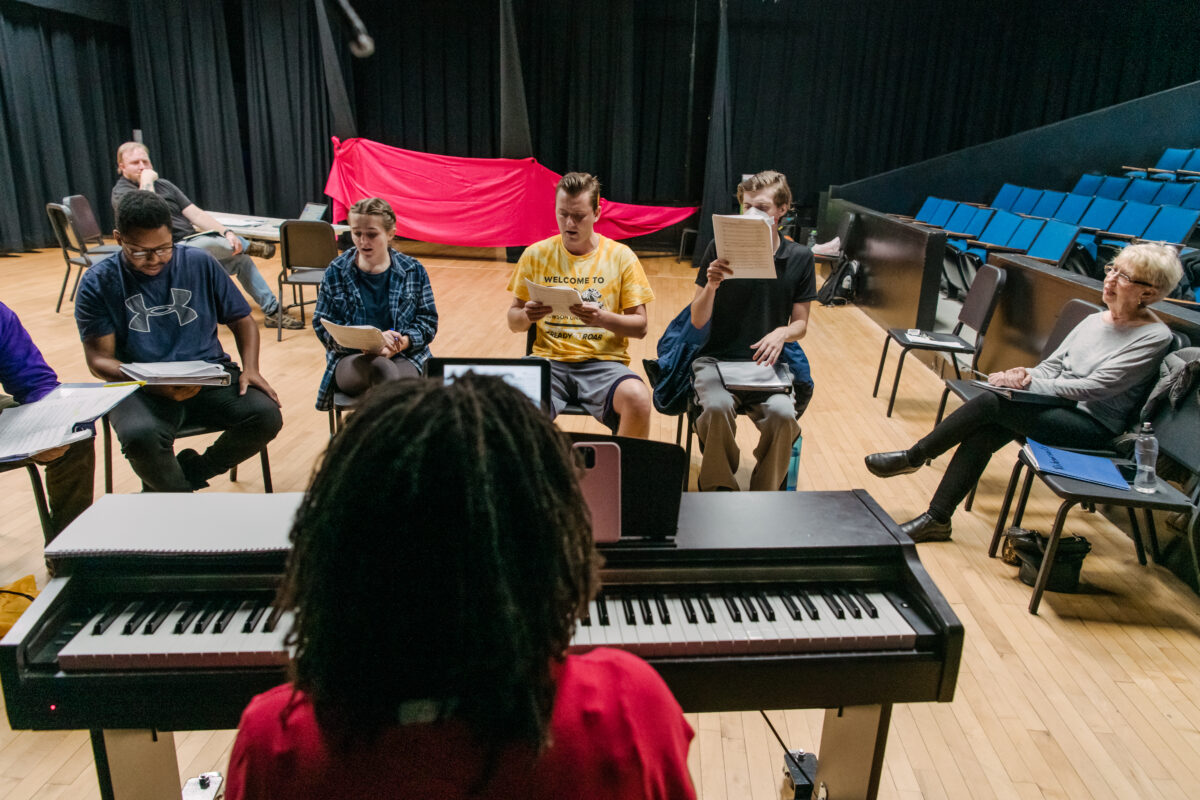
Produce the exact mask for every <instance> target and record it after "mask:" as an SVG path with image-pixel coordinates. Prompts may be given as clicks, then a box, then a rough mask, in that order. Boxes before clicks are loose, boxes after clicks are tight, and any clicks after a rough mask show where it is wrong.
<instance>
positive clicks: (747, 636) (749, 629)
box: [570, 584, 917, 657]
mask: <svg viewBox="0 0 1200 800" xmlns="http://www.w3.org/2000/svg"><path fill="white" fill-rule="evenodd" d="M916 638H917V635H916V632H915V631H914V630H913V628H912V626H911V625H909V623H908V622H907V621H906V620H905V619H904V617H903V616H902V615H901V614H900V612H899V611H897V609H896V607H895V606H894V605H893V603H892V601H891V600H890V599H889V598H888V596H887V595H885V594H883V593H882V592H876V591H859V590H854V589H850V590H847V589H841V588H833V587H828V588H822V589H813V588H807V589H801V588H799V587H770V588H766V587H755V586H754V585H753V584H747V585H744V586H741V587H737V588H729V589H723V588H722V589H714V590H711V591H710V590H707V589H698V590H696V591H665V592H664V591H660V590H658V589H654V588H648V589H646V590H644V591H638V590H630V589H628V588H626V587H620V588H619V589H618V590H616V591H613V590H606V591H605V592H602V593H601V594H600V596H599V597H597V598H596V599H595V600H593V601H592V602H591V603H590V604H589V605H588V615H587V617H585V618H584V619H583V620H582V621H581V622H580V623H579V624H578V625H577V626H576V629H575V636H574V638H573V639H572V640H571V645H570V650H571V651H573V652H579V651H583V650H587V649H589V648H592V647H598V646H601V645H603V646H607V647H619V648H622V649H624V650H629V651H631V652H633V653H637V654H638V655H640V656H644V657H661V656H687V655H726V654H736V653H804V652H810V653H816V652H832V651H865V650H892V649H901V648H911V647H913V646H914V645H915V643H916Z"/></svg>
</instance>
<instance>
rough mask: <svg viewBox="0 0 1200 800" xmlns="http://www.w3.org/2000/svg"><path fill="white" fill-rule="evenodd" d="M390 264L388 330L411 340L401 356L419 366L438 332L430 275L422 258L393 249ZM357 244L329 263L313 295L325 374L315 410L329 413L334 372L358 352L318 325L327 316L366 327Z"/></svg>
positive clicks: (340, 322) (315, 319) (314, 319)
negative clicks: (323, 349)
mask: <svg viewBox="0 0 1200 800" xmlns="http://www.w3.org/2000/svg"><path fill="white" fill-rule="evenodd" d="M388 252H389V253H390V254H391V256H392V265H391V267H389V268H388V309H389V311H390V313H391V328H392V330H394V331H396V333H401V334H404V335H405V336H407V337H408V338H409V339H410V340H411V342H412V344H411V345H410V346H409V348H408V349H407V350H405V351H404V352H403V353H401V354H400V355H401V356H402V357H404V358H406V359H408V360H409V361H411V362H412V364H413V366H415V367H416V368H417V369H418V370H420V369H421V368H422V367H423V366H424V364H425V361H426V360H427V359H428V358H429V343H430V342H432V341H433V337H434V336H435V335H436V334H437V324H438V314H437V307H436V306H435V305H434V302H433V289H432V287H430V285H429V275H428V274H427V273H426V272H425V268H424V267H422V266H421V262H419V261H417V260H416V259H415V258H409V257H408V256H406V255H404V254H403V253H398V252H396V251H395V250H389V251H388ZM357 256H358V250H357V248H350V249H349V250H347V251H346V252H344V253H342V254H341V255H340V256H338V257H337V258H335V259H334V260H333V262H332V263H330V265H329V268H328V269H326V270H325V279H324V280H323V281H322V282H321V289H320V291H319V292H318V293H317V306H316V309H315V310H314V311H313V315H312V324H313V330H314V331H316V334H317V338H318V339H320V340H321V343H322V344H324V345H325V374H324V375H322V376H321V387H320V388H319V389H318V390H317V408H318V409H320V410H321V411H328V410H329V409H330V408H332V407H333V392H334V383H333V371H334V368H335V367H337V363H338V361H340V360H341V359H342V357H343V356H347V355H351V354H352V353H356V352H358V351H357V350H347V349H346V348H344V347H342V346H341V345H339V344H338V343H337V342H335V341H334V340H333V337H332V336H330V335H329V333H328V332H327V331H326V330H325V327H324V326H323V325H321V320H322V319H329V321H330V322H336V323H337V324H339V325H367V324H369V322H368V320H367V318H366V308H365V307H364V305H363V300H362V295H360V294H359V292H358V285H357V284H356V283H355V280H354V275H355V271H356V270H357V269H358V267H357V265H356V264H355V259H356V258H357Z"/></svg>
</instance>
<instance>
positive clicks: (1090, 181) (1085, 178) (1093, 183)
mask: <svg viewBox="0 0 1200 800" xmlns="http://www.w3.org/2000/svg"><path fill="white" fill-rule="evenodd" d="M1103 182H1104V176H1103V175H1080V176H1079V180H1078V181H1076V182H1075V187H1074V188H1073V189H1071V194H1095V193H1096V190H1097V189H1099V188H1100V184H1101V183H1103Z"/></svg>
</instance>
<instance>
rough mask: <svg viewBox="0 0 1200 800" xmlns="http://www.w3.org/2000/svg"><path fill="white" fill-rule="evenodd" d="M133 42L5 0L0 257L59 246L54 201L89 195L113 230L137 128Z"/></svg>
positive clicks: (0, 39) (0, 53)
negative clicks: (120, 153) (124, 163)
mask: <svg viewBox="0 0 1200 800" xmlns="http://www.w3.org/2000/svg"><path fill="white" fill-rule="evenodd" d="M128 50H129V38H128V35H127V33H126V32H125V31H124V30H122V29H120V28H116V27H112V26H109V25H104V24H100V23H94V22H93V23H89V24H88V25H87V26H80V25H78V24H76V23H75V21H74V20H73V19H72V18H70V17H67V16H65V15H62V14H57V13H54V12H50V11H46V10H44V9H43V10H37V9H34V8H31V7H29V6H26V5H24V4H21V3H11V2H0V198H3V201H0V251H19V250H25V249H28V248H34V247H51V246H57V241H56V240H55V238H54V232H53V230H52V229H51V227H50V221H49V220H48V219H47V217H46V210H45V206H46V203H48V202H61V200H62V198H63V197H64V196H65V195H69V194H82V195H84V196H86V197H87V198H88V200H89V201H90V202H91V204H92V206H93V208H94V209H95V211H96V214H97V219H98V220H99V222H100V225H101V227H102V229H107V230H112V227H113V225H112V222H113V220H112V212H111V210H110V206H109V201H108V193H109V191H110V190H111V189H112V184H113V180H114V178H115V175H116V160H115V153H116V147H115V145H112V144H111V143H112V142H113V141H119V137H120V135H121V133H120V132H121V131H122V130H124V129H127V128H129V127H130V124H131V120H132V111H131V109H132V96H131V93H132V89H131V86H130V85H129V82H128V81H127V80H126V76H127V75H129V74H130V63H129V57H128V55H127V53H128Z"/></svg>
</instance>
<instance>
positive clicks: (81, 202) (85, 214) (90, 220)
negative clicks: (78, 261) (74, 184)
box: [62, 194, 121, 254]
mask: <svg viewBox="0 0 1200 800" xmlns="http://www.w3.org/2000/svg"><path fill="white" fill-rule="evenodd" d="M62 204H63V205H64V206H66V207H67V210H68V211H69V212H71V218H72V219H73V220H74V221H75V231H76V233H78V234H79V239H80V241H82V242H83V243H84V244H85V245H87V250H88V252H89V253H92V254H100V253H119V252H121V245H119V244H105V243H104V234H103V233H101V232H100V224H99V223H98V222H96V215H95V213H93V212H92V204H91V203H89V202H88V199H87V198H86V197H84V196H83V195H81V194H72V195H68V196H66V197H64V198H63V201H62Z"/></svg>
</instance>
